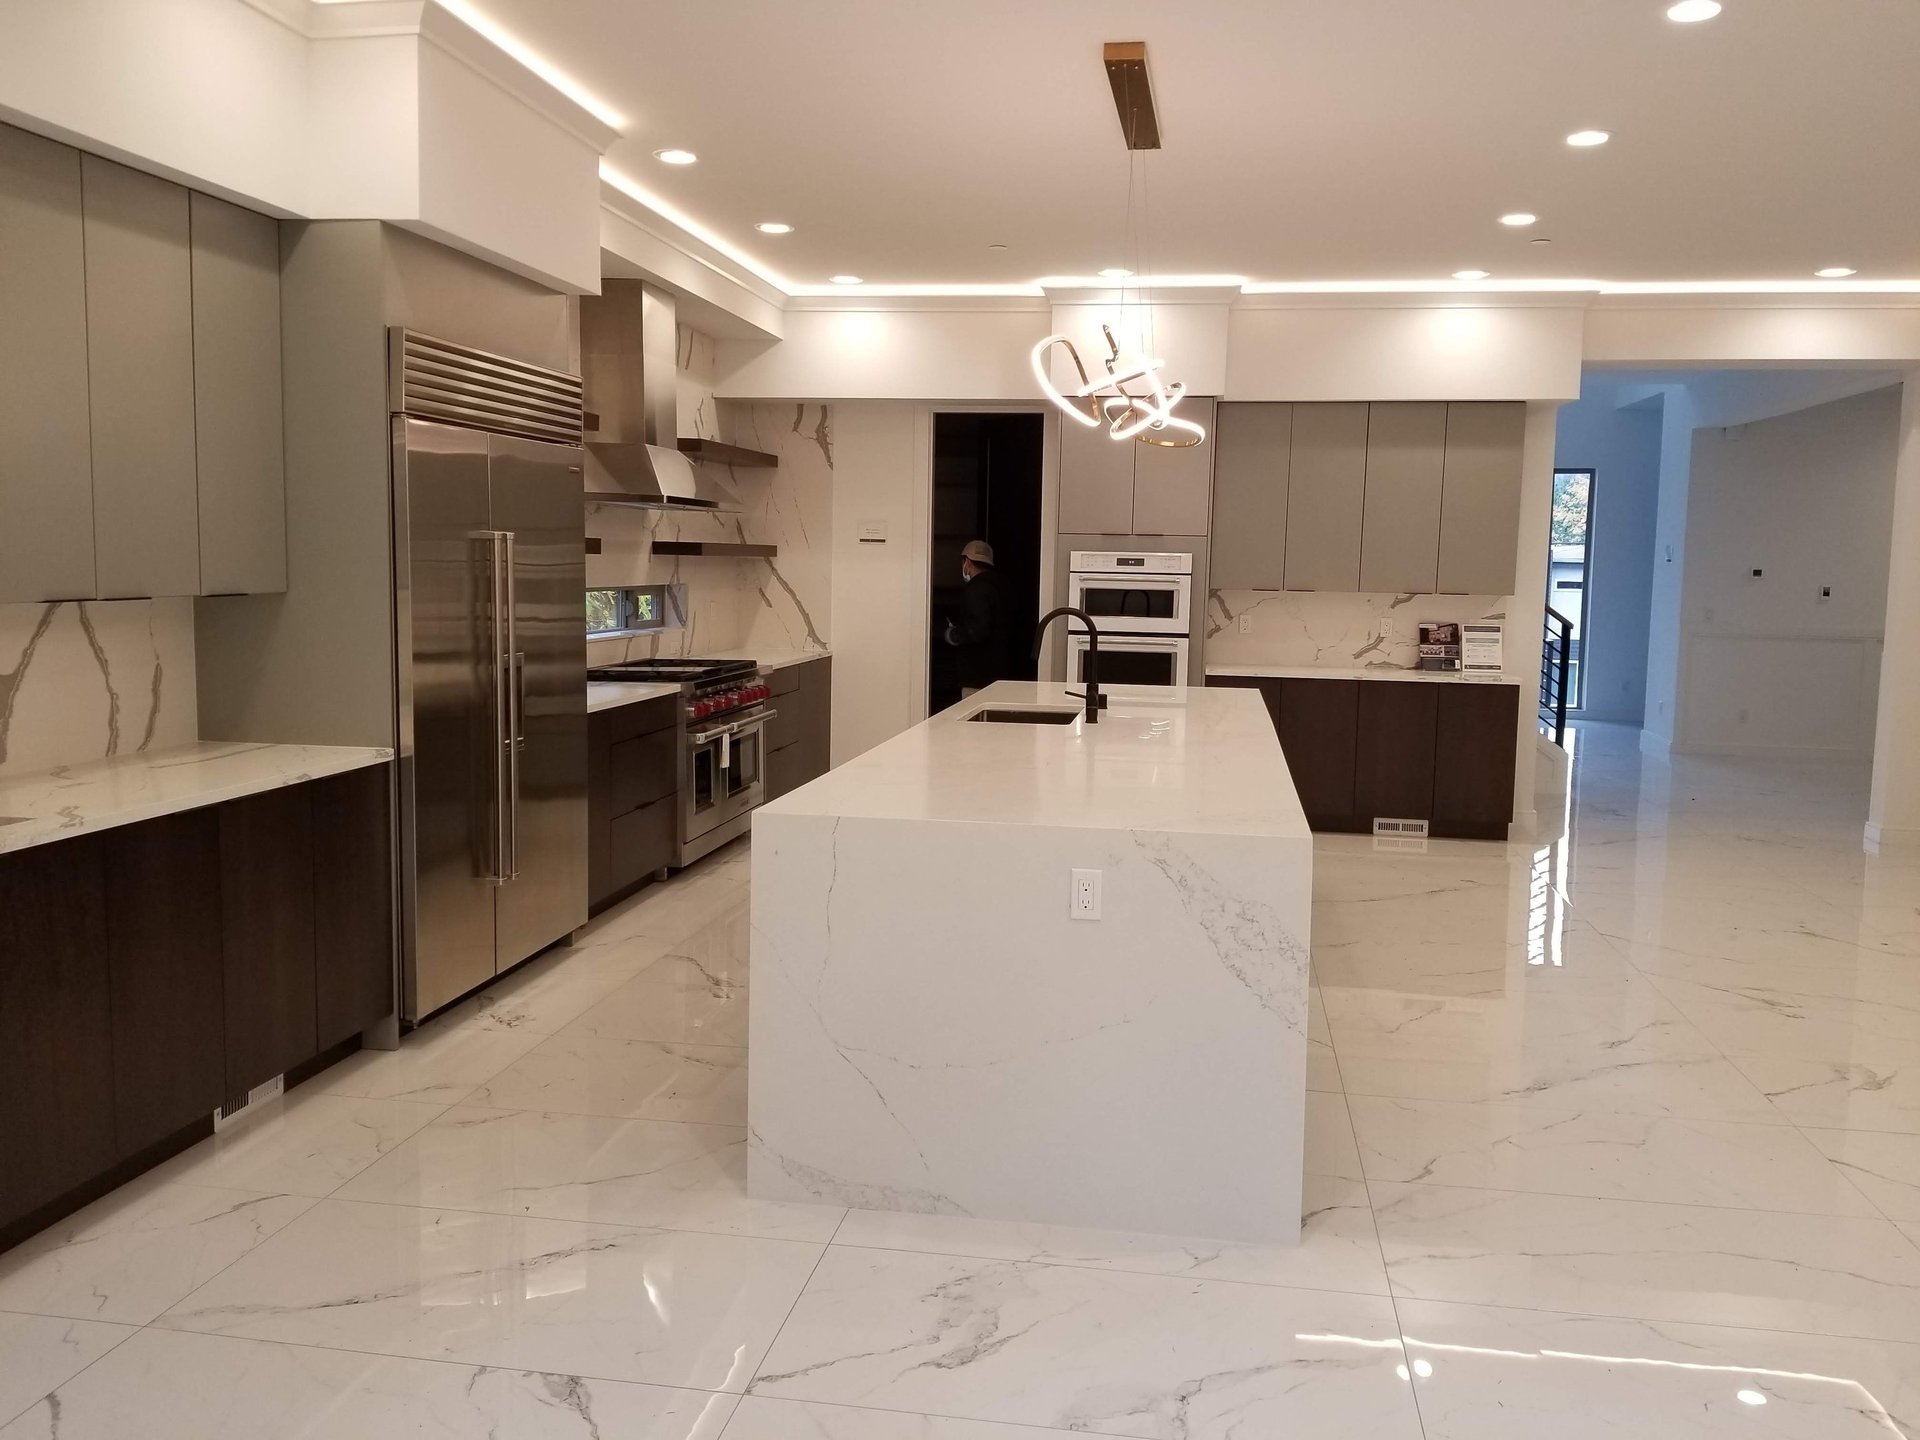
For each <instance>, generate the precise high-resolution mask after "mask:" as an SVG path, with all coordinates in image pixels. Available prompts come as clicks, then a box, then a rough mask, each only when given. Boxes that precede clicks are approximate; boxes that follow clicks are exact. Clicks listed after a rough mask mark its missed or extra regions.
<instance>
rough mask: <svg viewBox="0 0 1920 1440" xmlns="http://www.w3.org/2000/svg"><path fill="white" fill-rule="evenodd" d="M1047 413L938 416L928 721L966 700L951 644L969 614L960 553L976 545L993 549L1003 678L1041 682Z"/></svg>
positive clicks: (934, 446) (934, 424) (935, 420)
mask: <svg viewBox="0 0 1920 1440" xmlns="http://www.w3.org/2000/svg"><path fill="white" fill-rule="evenodd" d="M1045 435H1046V419H1045V417H1044V416H1041V415H985V414H957V415H941V414H936V415H935V416H934V417H933V507H932V508H933V548H932V560H931V564H932V583H931V591H932V593H931V595H930V596H929V597H928V600H929V604H928V647H927V713H928V714H929V715H932V714H935V713H937V712H938V711H941V710H944V709H946V708H947V706H949V705H951V704H953V703H954V702H955V701H957V700H958V699H959V698H960V672H959V668H958V665H957V657H956V655H955V652H954V649H953V647H952V646H950V645H948V644H947V642H946V631H947V621H948V619H949V618H951V617H952V616H954V615H956V614H958V613H959V610H960V602H961V595H962V587H963V586H964V584H965V583H966V582H965V581H963V580H962V579H961V577H960V550H961V547H963V546H964V545H965V544H966V543H967V542H968V541H969V540H985V541H986V542H987V543H988V544H989V545H991V546H993V558H994V569H995V570H996V571H998V572H999V591H1000V597H1001V603H1002V604H1003V605H1004V606H1005V607H1006V624H1005V635H1006V646H1005V654H1004V655H1003V656H1001V657H1000V671H999V674H1000V678H1002V679H1005V680H1032V679H1033V678H1034V677H1035V675H1036V673H1037V672H1036V670H1035V668H1034V663H1033V658H1032V657H1033V628H1034V626H1035V624H1036V623H1038V621H1039V619H1040V458H1041V452H1042V450H1043V448H1044V439H1045Z"/></svg>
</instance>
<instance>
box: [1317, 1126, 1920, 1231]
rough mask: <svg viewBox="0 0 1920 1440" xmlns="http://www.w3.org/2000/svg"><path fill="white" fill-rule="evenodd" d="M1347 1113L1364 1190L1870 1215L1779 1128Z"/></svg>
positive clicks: (1852, 1191) (1798, 1140) (1800, 1141)
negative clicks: (1509, 1193) (1505, 1193)
mask: <svg viewBox="0 0 1920 1440" xmlns="http://www.w3.org/2000/svg"><path fill="white" fill-rule="evenodd" d="M1348 1104H1349V1106H1350V1108H1351V1110H1352V1113H1353V1124H1354V1130H1355V1132H1356V1134H1357V1135H1358V1137H1359V1140H1360V1147H1361V1150H1360V1156H1361V1161H1362V1163H1363V1164H1364V1166H1365V1167H1366V1173H1367V1177H1368V1178H1369V1179H1372V1180H1385V1181H1399V1182H1417V1183H1425V1184H1432V1185H1464V1186H1473V1187H1480V1188H1484V1189H1489V1190H1522V1191H1526V1192H1528V1193H1531V1194H1539V1195H1580V1196H1590V1197H1592V1198H1594V1199H1612V1200H1660V1201H1666V1202H1668V1203H1672V1204H1682V1205H1726V1206H1736V1207H1739V1208H1741V1209H1747V1210H1790V1211H1799V1212H1803V1213H1807V1214H1814V1215H1875V1214H1878V1213H1879V1212H1878V1211H1877V1210H1875V1208H1874V1207H1873V1205H1872V1204H1870V1203H1869V1202H1868V1200H1867V1197H1866V1196H1864V1195H1863V1194H1861V1193H1860V1190H1859V1189H1858V1188H1856V1186H1855V1185H1854V1184H1853V1182H1851V1181H1850V1180H1848V1178H1847V1177H1846V1176H1845V1175H1844V1174H1842V1173H1841V1171H1840V1170H1838V1169H1837V1168H1835V1166H1834V1165H1833V1164H1831V1163H1830V1162H1829V1161H1828V1160H1827V1158H1826V1157H1825V1156H1824V1155H1822V1154H1821V1153H1820V1151H1819V1150H1818V1149H1816V1148H1815V1147H1814V1145H1813V1144H1812V1143H1811V1142H1810V1141H1809V1140H1808V1139H1807V1138H1806V1137H1805V1136H1803V1135H1802V1134H1801V1133H1800V1132H1799V1131H1798V1130H1796V1129H1794V1128H1793V1127H1792V1126H1791V1125H1788V1124H1785V1123H1784V1122H1783V1123H1779V1124H1773V1125H1759V1124H1753V1123H1751V1122H1743V1121H1725V1120H1689V1119H1679V1118H1674V1117H1671V1116H1650V1115H1633V1114H1629V1113H1624V1112H1621V1111H1618V1110H1613V1109H1609V1108H1601V1107H1586V1106H1576V1105H1568V1104H1564V1103H1561V1102H1559V1101H1556V1100H1533V1101H1497V1100H1495V1101H1479V1102H1468V1103H1462V1102H1459V1101H1452V1100H1406V1099H1387V1098H1383V1097H1377V1096H1363V1095H1354V1096H1350V1097H1348ZM1915 1218H1916V1219H1920V1215H1916V1216H1915Z"/></svg>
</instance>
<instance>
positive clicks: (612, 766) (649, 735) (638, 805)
mask: <svg viewBox="0 0 1920 1440" xmlns="http://www.w3.org/2000/svg"><path fill="white" fill-rule="evenodd" d="M679 706H680V700H679V698H678V697H677V696H672V695H668V696H663V697H662V698H660V699H658V700H643V701H641V702H640V703H639V704H637V705H620V706H617V707H615V708H614V709H611V710H597V711H595V712H594V713H593V714H591V715H589V716H587V909H588V910H589V911H600V910H604V909H606V908H607V906H609V905H612V904H613V903H615V902H616V901H618V900H623V899H625V898H626V897H627V896H629V895H631V894H632V893H633V892H634V891H636V890H638V889H639V888H640V887H641V886H643V885H645V884H646V883H647V882H648V881H649V880H651V879H653V878H654V876H656V875H658V874H659V873H660V872H661V871H662V870H664V869H666V868H667V866H669V865H671V864H672V863H673V860H674V857H675V856H676V855H677V854H678V853H679V843H680V755H679V743H680V732H679V731H678V730H677V729H676V728H675V721H676V720H677V719H678V717H679Z"/></svg>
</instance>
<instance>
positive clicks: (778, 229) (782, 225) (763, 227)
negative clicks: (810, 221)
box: [753, 220, 793, 235]
mask: <svg viewBox="0 0 1920 1440" xmlns="http://www.w3.org/2000/svg"><path fill="white" fill-rule="evenodd" d="M753 228H754V229H756V230H758V231H759V232H760V233H761V234H762V235H791V234H792V233H793V227H792V226H791V225H789V224H787V223H786V222H785V221H782V220H762V221H761V222H760V223H759V224H758V225H755V226H754V227H753Z"/></svg>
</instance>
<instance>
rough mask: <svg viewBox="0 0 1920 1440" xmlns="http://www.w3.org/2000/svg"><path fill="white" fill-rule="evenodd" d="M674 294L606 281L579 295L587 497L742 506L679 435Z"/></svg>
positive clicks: (704, 507)
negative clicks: (690, 453) (594, 291)
mask: <svg viewBox="0 0 1920 1440" xmlns="http://www.w3.org/2000/svg"><path fill="white" fill-rule="evenodd" d="M673 352H674V324H673V297H672V296H670V295H668V294H667V293H666V292H665V291H664V290H657V289H655V288H654V287H653V286H651V285H648V284H645V283H644V282H642V281H639V280H607V281H604V282H602V289H601V293H600V294H599V295H597V296H596V295H583V296H581V297H580V368H581V370H582V371H583V372H584V373H585V375H586V382H587V385H586V406H587V411H588V413H589V415H590V416H592V415H597V416H598V423H597V426H595V425H594V422H593V421H592V420H591V419H590V420H589V422H588V423H589V425H590V426H594V428H590V429H589V430H588V432H587V437H586V444H587V496H586V498H587V499H588V500H592V501H598V502H599V503H601V504H605V505H637V506H641V507H643V508H646V509H650V510H699V511H703V512H706V513H708V514H713V513H715V512H719V511H734V510H738V509H739V508H740V502H739V498H738V497H737V496H736V495H735V494H734V493H733V491H732V490H730V489H729V488H728V487H727V486H726V485H725V484H723V483H722V482H721V481H720V480H719V479H717V478H716V477H714V476H713V475H712V474H710V473H708V472H709V471H710V469H711V468H712V467H710V466H703V465H696V464H695V463H694V462H693V461H692V460H691V459H689V458H688V457H687V456H686V455H684V454H682V453H681V451H680V450H679V448H678V447H677V445H676V442H675V434H676V431H677V429H678V423H679V418H678V412H679V397H678V395H677V394H676V391H675V379H674V353H673Z"/></svg>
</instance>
